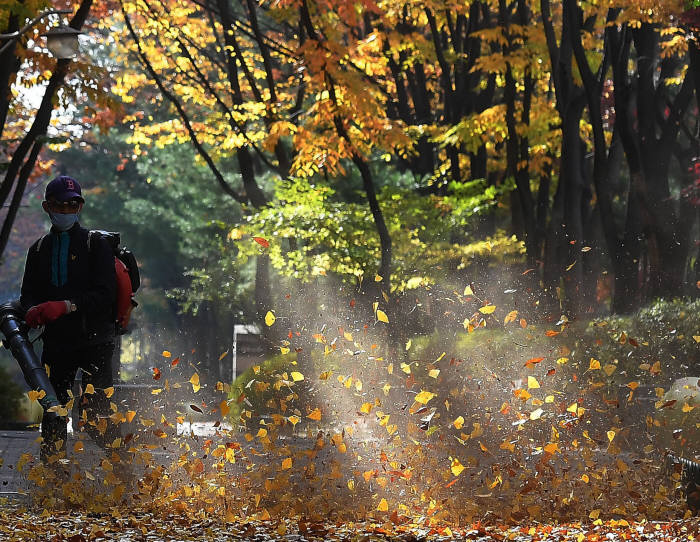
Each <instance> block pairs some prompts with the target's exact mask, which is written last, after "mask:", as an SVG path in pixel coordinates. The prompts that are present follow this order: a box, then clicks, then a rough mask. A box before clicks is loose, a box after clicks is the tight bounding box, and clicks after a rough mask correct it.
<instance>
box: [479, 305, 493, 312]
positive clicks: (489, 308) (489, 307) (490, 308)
mask: <svg viewBox="0 0 700 542" xmlns="http://www.w3.org/2000/svg"><path fill="white" fill-rule="evenodd" d="M495 310H496V306H495V305H485V306H483V307H479V312H480V313H482V314H492V313H493V311H495Z"/></svg>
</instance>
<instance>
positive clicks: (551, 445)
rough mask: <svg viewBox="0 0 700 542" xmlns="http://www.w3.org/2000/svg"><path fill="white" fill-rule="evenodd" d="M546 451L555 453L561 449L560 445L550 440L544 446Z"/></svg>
mask: <svg viewBox="0 0 700 542" xmlns="http://www.w3.org/2000/svg"><path fill="white" fill-rule="evenodd" d="M544 451H545V453H548V454H554V453H555V452H557V451H559V445H558V444H557V443H556V442H550V443H549V444H547V446H545V447H544Z"/></svg>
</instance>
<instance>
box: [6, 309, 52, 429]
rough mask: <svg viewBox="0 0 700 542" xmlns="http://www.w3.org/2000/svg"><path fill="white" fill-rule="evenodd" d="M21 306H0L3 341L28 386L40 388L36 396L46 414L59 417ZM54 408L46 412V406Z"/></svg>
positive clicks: (47, 408)
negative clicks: (30, 338) (29, 335)
mask: <svg viewBox="0 0 700 542" xmlns="http://www.w3.org/2000/svg"><path fill="white" fill-rule="evenodd" d="M24 313H25V311H24V309H23V308H22V306H21V305H20V303H19V302H18V301H14V302H11V303H5V304H3V305H0V332H2V334H3V335H4V336H5V340H4V341H3V344H4V345H5V348H7V349H8V350H10V352H11V353H12V357H14V358H15V359H16V360H17V363H18V364H19V367H20V369H22V373H23V374H24V379H25V380H26V381H27V384H28V385H29V387H30V388H31V389H33V390H36V391H38V392H41V391H43V392H44V393H43V394H41V395H42V396H41V397H39V398H38V401H39V404H40V405H41V407H42V408H43V409H44V411H45V412H47V414H49V415H54V416H58V414H57V413H56V412H55V410H57V409H58V408H59V407H60V406H61V404H60V403H59V401H58V397H57V396H56V391H55V390H54V388H53V386H52V385H51V381H50V380H49V375H48V374H46V369H44V366H43V365H42V363H41V361H40V360H39V358H38V357H37V355H36V353H35V352H34V348H33V347H32V343H31V341H30V340H29V338H28V336H27V332H28V330H29V328H28V327H27V325H26V324H25V323H24ZM53 407H56V408H54V409H53V411H49V409H52V408H53Z"/></svg>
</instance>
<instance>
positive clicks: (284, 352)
mask: <svg viewBox="0 0 700 542" xmlns="http://www.w3.org/2000/svg"><path fill="white" fill-rule="evenodd" d="M280 354H289V348H287V347H286V346H280Z"/></svg>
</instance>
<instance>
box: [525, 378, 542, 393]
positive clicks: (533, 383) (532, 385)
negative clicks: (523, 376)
mask: <svg viewBox="0 0 700 542" xmlns="http://www.w3.org/2000/svg"><path fill="white" fill-rule="evenodd" d="M539 387H540V383H539V382H538V381H537V379H536V378H535V377H534V376H528V377H527V389H529V390H533V389H537V388H539Z"/></svg>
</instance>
